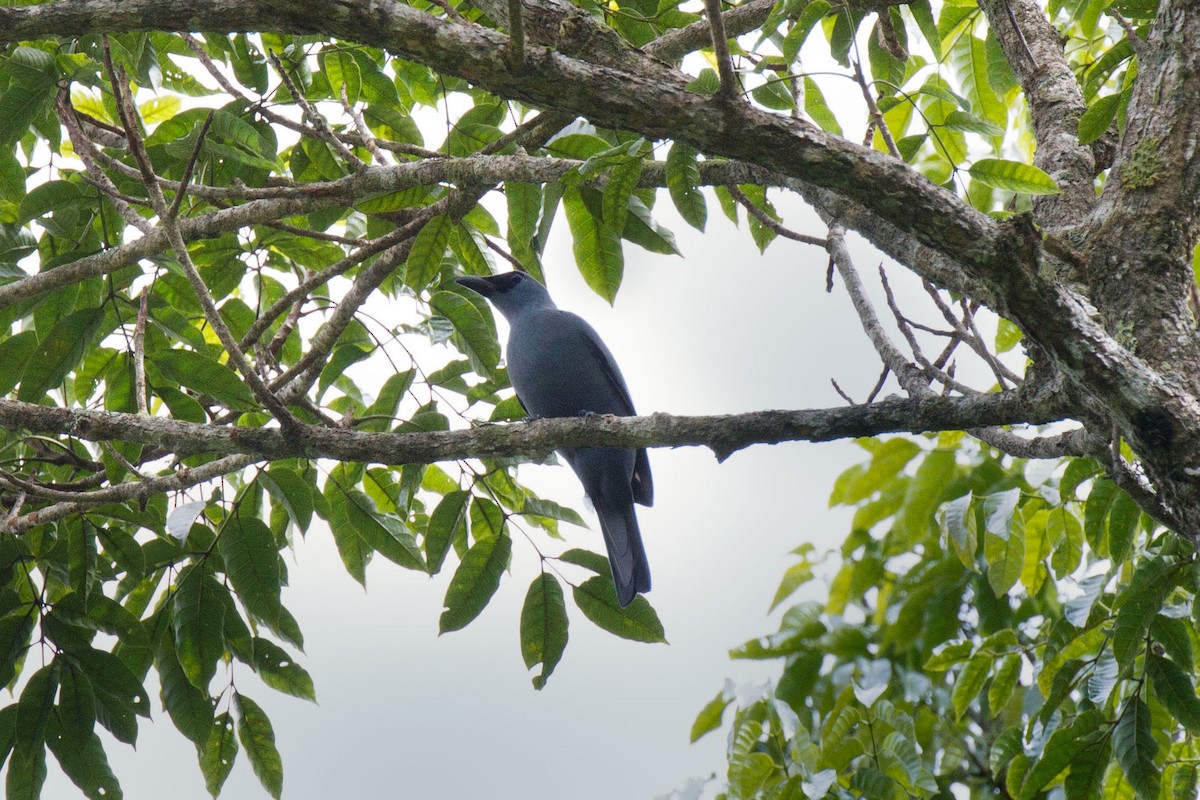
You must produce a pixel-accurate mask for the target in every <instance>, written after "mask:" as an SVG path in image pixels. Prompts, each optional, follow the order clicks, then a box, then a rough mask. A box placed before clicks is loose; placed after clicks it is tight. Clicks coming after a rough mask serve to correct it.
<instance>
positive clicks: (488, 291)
mask: <svg viewBox="0 0 1200 800" xmlns="http://www.w3.org/2000/svg"><path fill="white" fill-rule="evenodd" d="M454 282H455V283H457V284H458V285H460V286H465V287H467V288H468V289H470V290H471V291H472V292H476V293H477V294H481V295H483V296H484V297H491V296H492V295H493V294H495V293H496V287H495V286H493V285H492V282H491V281H490V280H489V279H487V278H479V277H476V276H474V275H464V276H463V277H461V278H455V279H454Z"/></svg>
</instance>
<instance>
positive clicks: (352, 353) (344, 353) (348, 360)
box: [317, 343, 371, 400]
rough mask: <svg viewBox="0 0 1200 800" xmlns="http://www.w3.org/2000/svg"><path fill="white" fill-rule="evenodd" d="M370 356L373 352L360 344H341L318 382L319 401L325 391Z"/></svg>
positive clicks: (331, 355)
mask: <svg viewBox="0 0 1200 800" xmlns="http://www.w3.org/2000/svg"><path fill="white" fill-rule="evenodd" d="M370 356H371V351H370V350H369V349H367V348H364V347H362V346H360V345H358V344H353V343H352V344H341V345H338V346H337V347H335V348H334V349H333V353H332V354H330V356H329V361H328V362H326V364H325V367H324V368H323V369H322V370H321V377H320V380H318V381H317V398H318V400H319V399H320V398H321V396H322V395H324V394H325V390H326V389H328V388H329V387H330V386H331V385H332V384H333V382H334V381H336V380H337V379H338V378H340V377H341V376H342V373H343V372H345V371H346V370H347V369H348V368H349V367H350V366H351V365H352V364H357V363H358V362H359V361H362V360H364V359H366V358H369V357H370Z"/></svg>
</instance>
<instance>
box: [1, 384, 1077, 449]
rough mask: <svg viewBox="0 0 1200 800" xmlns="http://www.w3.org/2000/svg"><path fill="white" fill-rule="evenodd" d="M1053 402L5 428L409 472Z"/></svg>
mask: <svg viewBox="0 0 1200 800" xmlns="http://www.w3.org/2000/svg"><path fill="white" fill-rule="evenodd" d="M1065 413H1066V412H1065V411H1064V410H1063V409H1062V408H1060V407H1059V404H1058V402H1057V401H1055V400H1053V399H1049V398H1039V399H1034V400H1031V399H1029V398H1027V397H1026V396H1024V395H1023V394H1022V393H1020V392H1016V391H1013V392H997V393H992V394H984V395H979V396H978V397H965V398H964V397H945V396H940V395H932V396H927V397H923V398H920V399H918V400H901V399H887V400H882V401H880V402H878V403H873V404H870V405H861V406H849V407H842V408H829V409H813V410H803V411H755V412H750V413H745V414H727V415H715V416H697V417H681V416H673V415H669V414H652V415H650V416H647V417H613V416H593V417H578V418H564V419H541V420H534V421H531V422H523V423H514V424H504V425H500V424H485V425H481V426H479V427H477V428H472V429H469V430H458V431H436V432H430V433H366V432H362V431H353V430H345V429H343V428H328V427H323V426H316V425H303V424H302V425H300V426H299V427H298V428H296V429H295V430H294V431H289V432H285V431H283V430H282V429H280V428H241V427H218V426H214V425H206V424H201V423H194V422H182V421H179V420H174V419H167V418H163V417H142V416H139V415H137V414H124V413H117V412H109V411H84V410H75V409H65V408H56V407H51V406H42V405H37V404H34V403H24V402H21V401H18V400H3V399H0V427H2V428H4V429H7V430H11V431H27V432H30V433H35V434H44V435H69V436H75V437H77V438H80V439H84V440H87V441H93V442H106V441H122V442H130V443H134V444H143V445H150V446H153V447H159V448H163V449H165V450H169V451H170V452H173V453H176V454H178V455H180V456H186V455H193V454H197V453H209V454H215V455H220V456H230V455H235V454H236V455H243V456H248V457H251V458H252V460H255V461H268V460H279V459H286V458H332V459H337V460H341V461H356V462H371V463H376V464H389V465H402V464H425V463H431V462H434V461H453V460H457V459H462V458H510V457H515V456H534V457H536V456H545V455H546V454H547V453H549V452H551V451H553V450H555V449H557V448H560V447H585V446H598V447H683V446H703V447H708V448H709V449H710V450H712V451H713V453H714V454H716V456H717V458H718V459H721V460H724V459H725V458H728V457H729V456H730V455H731V454H732V453H735V452H737V451H738V450H742V449H744V448H746V447H749V446H750V445H752V444H778V443H780V442H792V441H809V442H828V441H833V440H835V439H844V438H848V437H858V436H875V435H878V434H881V433H901V432H909V433H920V432H925V431H939V430H962V429H966V428H977V427H981V426H991V425H1020V424H1031V425H1041V424H1047V423H1050V422H1055V421H1058V420H1061V419H1063V418H1064V415H1065Z"/></svg>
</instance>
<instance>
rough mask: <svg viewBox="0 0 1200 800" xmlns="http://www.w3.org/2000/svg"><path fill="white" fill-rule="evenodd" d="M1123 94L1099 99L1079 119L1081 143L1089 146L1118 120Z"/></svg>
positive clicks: (1119, 93)
mask: <svg viewBox="0 0 1200 800" xmlns="http://www.w3.org/2000/svg"><path fill="white" fill-rule="evenodd" d="M1124 96H1125V95H1124V93H1123V92H1118V93H1117V94H1110V95H1105V96H1104V97H1098V98H1096V100H1095V101H1094V102H1093V103H1092V104H1091V105H1090V106H1088V109H1087V111H1084V112H1083V116H1081V117H1080V118H1079V143H1080V144H1081V145H1088V144H1091V143H1092V142H1094V141H1096V140H1097V139H1099V138H1100V137H1101V136H1103V135H1104V132H1105V131H1107V130H1108V129H1109V127H1110V126H1111V125H1112V123H1113V120H1114V119H1116V118H1117V109H1119V108H1120V107H1121V100H1122V99H1123V98H1124Z"/></svg>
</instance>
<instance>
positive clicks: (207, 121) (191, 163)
mask: <svg viewBox="0 0 1200 800" xmlns="http://www.w3.org/2000/svg"><path fill="white" fill-rule="evenodd" d="M215 113H216V112H215V111H210V112H208V116H206V117H205V118H204V122H202V123H201V124H200V131H199V133H198V134H197V136H196V146H195V147H193V148H192V154H191V155H190V156H189V157H188V161H187V166H185V167H184V168H183V176H182V177H181V178H180V179H179V190H178V191H176V192H175V199H174V200H172V201H171V207H170V208H169V209H167V216H168V217H170V218H171V219H175V217H177V216H179V209H180V208H181V207H182V206H183V198H185V197H187V188H188V183H190V182H191V180H192V173H193V172H194V171H195V169H196V162H197V161H199V160H200V151H201V150H202V149H203V148H204V137H205V136H207V135H208V128H209V126H211V125H212V121H213V116H214V115H215Z"/></svg>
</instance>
